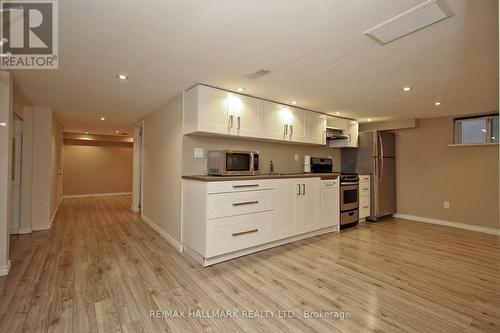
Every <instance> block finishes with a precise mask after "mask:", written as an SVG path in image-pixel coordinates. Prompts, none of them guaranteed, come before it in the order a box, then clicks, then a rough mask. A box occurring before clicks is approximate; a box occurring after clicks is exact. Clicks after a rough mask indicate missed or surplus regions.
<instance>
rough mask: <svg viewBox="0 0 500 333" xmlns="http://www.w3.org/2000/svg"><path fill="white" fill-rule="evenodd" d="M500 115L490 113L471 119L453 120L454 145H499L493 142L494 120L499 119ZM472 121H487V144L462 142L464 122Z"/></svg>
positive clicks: (470, 117)
mask: <svg viewBox="0 0 500 333" xmlns="http://www.w3.org/2000/svg"><path fill="white" fill-rule="evenodd" d="M498 116H499V114H498V113H490V114H486V115H478V116H469V117H460V118H455V119H453V144H454V145H467V146H469V145H485V144H486V145H487V144H498V139H499V138H496V140H497V142H493V141H492V139H491V138H492V135H493V118H495V117H498ZM471 119H485V120H486V132H485V133H484V136H485V142H482V143H463V142H461V141H462V126H461V125H462V121H464V120H471Z"/></svg>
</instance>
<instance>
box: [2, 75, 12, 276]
mask: <svg viewBox="0 0 500 333" xmlns="http://www.w3.org/2000/svg"><path fill="white" fill-rule="evenodd" d="M12 100H13V82H12V79H11V77H10V73H8V72H2V71H0V122H6V123H7V126H5V127H0V276H1V275H6V274H8V272H9V266H10V261H9V235H10V232H9V228H10V182H11V180H10V178H11V170H10V169H11V163H10V160H11V158H12V156H11V155H12V151H11V150H12V127H11V124H13V123H12V108H13V104H12V103H13V102H12Z"/></svg>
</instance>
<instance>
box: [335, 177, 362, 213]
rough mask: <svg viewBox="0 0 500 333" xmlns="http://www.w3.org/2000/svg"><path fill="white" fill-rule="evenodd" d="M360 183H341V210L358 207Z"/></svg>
mask: <svg viewBox="0 0 500 333" xmlns="http://www.w3.org/2000/svg"><path fill="white" fill-rule="evenodd" d="M358 191H359V184H358V183H353V184H341V185H340V211H342V212H343V211H346V210H351V209H357V208H358V207H359V203H358Z"/></svg>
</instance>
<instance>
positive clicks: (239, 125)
mask: <svg viewBox="0 0 500 333" xmlns="http://www.w3.org/2000/svg"><path fill="white" fill-rule="evenodd" d="M236 119H238V129H240V128H241V117H240V116H238V118H236Z"/></svg>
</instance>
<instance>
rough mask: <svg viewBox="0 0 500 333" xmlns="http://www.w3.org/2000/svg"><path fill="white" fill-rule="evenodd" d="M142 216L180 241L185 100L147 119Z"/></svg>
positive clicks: (144, 140)
mask: <svg viewBox="0 0 500 333" xmlns="http://www.w3.org/2000/svg"><path fill="white" fill-rule="evenodd" d="M143 175H144V178H143V201H142V214H143V215H144V217H146V218H147V219H149V220H150V221H151V222H152V223H154V224H155V225H156V226H157V227H159V228H160V229H162V230H163V231H164V232H166V233H167V234H168V235H170V237H172V238H173V239H175V240H176V241H177V242H180V241H181V194H182V182H181V176H182V96H177V97H175V98H174V99H173V100H171V101H170V102H169V103H167V104H166V105H165V106H163V107H161V108H160V109H159V110H157V111H155V112H153V113H152V114H150V115H148V116H147V117H145V118H144V132H143Z"/></svg>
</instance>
